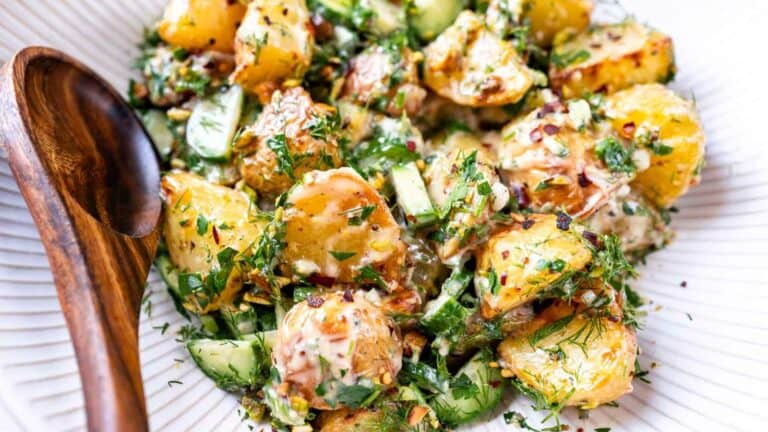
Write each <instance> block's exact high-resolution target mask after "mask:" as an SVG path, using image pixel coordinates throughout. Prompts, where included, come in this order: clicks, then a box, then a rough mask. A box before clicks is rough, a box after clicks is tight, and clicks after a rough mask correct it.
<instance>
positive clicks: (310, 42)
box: [232, 0, 315, 93]
mask: <svg viewBox="0 0 768 432" xmlns="http://www.w3.org/2000/svg"><path fill="white" fill-rule="evenodd" d="M311 26H312V24H311V22H310V17H309V10H308V9H307V5H306V4H305V2H304V0H286V1H278V0H260V1H252V2H251V3H250V4H249V5H248V11H247V12H246V13H245V17H244V18H243V23H242V24H241V25H240V27H238V29H237V35H236V37H235V61H236V63H237V67H236V69H235V71H234V73H233V74H232V80H233V81H234V82H236V83H238V84H240V85H241V86H242V87H243V88H244V89H245V90H247V91H250V92H253V93H257V92H258V87H259V86H260V85H261V84H263V83H273V82H280V81H282V80H284V79H288V78H301V77H302V76H303V75H304V72H305V71H306V70H307V68H308V67H309V64H310V63H311V61H312V47H313V46H314V43H315V42H314V36H313V35H312V32H311V31H310V29H311V28H312V27H311Z"/></svg>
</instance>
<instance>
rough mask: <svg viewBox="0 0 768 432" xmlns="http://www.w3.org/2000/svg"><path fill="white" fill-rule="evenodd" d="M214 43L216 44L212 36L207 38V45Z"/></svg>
mask: <svg viewBox="0 0 768 432" xmlns="http://www.w3.org/2000/svg"><path fill="white" fill-rule="evenodd" d="M215 44H216V39H214V38H210V39H208V45H215Z"/></svg>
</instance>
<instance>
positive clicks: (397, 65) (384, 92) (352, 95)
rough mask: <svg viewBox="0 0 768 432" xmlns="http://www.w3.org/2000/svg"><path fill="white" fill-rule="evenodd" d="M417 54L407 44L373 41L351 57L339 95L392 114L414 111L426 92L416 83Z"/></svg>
mask: <svg viewBox="0 0 768 432" xmlns="http://www.w3.org/2000/svg"><path fill="white" fill-rule="evenodd" d="M420 58H421V54H420V53H414V52H413V51H411V50H410V49H409V48H407V47H402V48H398V47H396V46H391V47H389V46H388V47H382V46H380V45H372V46H371V47H369V48H367V49H366V50H364V51H363V52H361V53H360V54H358V55H357V56H356V57H355V58H353V59H352V61H351V63H350V71H349V73H348V74H347V76H346V79H345V81H344V89H343V91H342V98H345V99H348V100H352V101H354V102H355V103H357V104H359V105H363V106H366V107H367V106H372V107H374V108H378V109H380V110H381V111H384V112H386V113H388V114H390V115H392V116H399V115H400V114H402V113H403V112H406V113H407V114H408V115H415V114H417V113H418V112H419V111H420V110H421V105H422V102H423V101H424V98H425V97H426V96H427V92H426V90H424V89H423V88H422V87H421V86H420V85H419V72H418V63H419V61H420Z"/></svg>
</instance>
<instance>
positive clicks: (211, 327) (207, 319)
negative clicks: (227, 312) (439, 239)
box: [199, 315, 219, 335]
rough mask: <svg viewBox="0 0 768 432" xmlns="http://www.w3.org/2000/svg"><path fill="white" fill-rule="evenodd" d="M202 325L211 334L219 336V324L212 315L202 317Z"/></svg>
mask: <svg viewBox="0 0 768 432" xmlns="http://www.w3.org/2000/svg"><path fill="white" fill-rule="evenodd" d="M199 318H200V324H201V325H202V326H203V329H205V331H207V332H208V333H210V334H214V335H215V334H217V333H218V332H219V323H217V322H216V318H215V317H213V316H212V315H200V316H199Z"/></svg>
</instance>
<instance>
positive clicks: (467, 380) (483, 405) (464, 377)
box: [431, 351, 504, 427]
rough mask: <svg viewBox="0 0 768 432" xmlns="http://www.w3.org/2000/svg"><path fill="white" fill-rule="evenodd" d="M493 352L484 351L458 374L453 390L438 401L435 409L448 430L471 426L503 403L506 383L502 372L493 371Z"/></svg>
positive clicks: (441, 396)
mask: <svg viewBox="0 0 768 432" xmlns="http://www.w3.org/2000/svg"><path fill="white" fill-rule="evenodd" d="M492 360H493V355H492V354H491V352H490V351H480V352H478V353H477V354H475V356H474V357H472V358H471V359H470V360H469V361H468V362H467V364H465V365H464V366H463V367H462V368H461V369H459V371H458V372H457V373H456V376H455V377H454V379H453V380H452V382H451V388H450V389H449V390H448V391H446V392H444V393H442V394H440V395H438V396H437V397H435V398H434V399H433V400H432V402H431V405H432V409H434V410H435V412H436V413H437V417H438V418H439V419H440V421H441V422H442V423H443V425H445V426H448V427H453V426H457V425H460V424H464V423H468V422H471V421H472V420H474V419H475V418H477V417H478V416H479V415H480V414H482V413H484V412H487V411H490V410H492V409H493V408H495V407H496V405H497V404H498V403H499V401H501V397H502V396H503V394H504V381H503V380H502V379H501V372H500V370H499V369H498V368H492V367H490V366H489V363H490V362H491V361H492Z"/></svg>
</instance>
